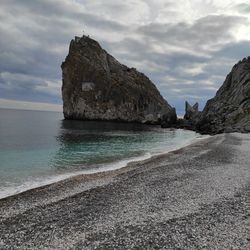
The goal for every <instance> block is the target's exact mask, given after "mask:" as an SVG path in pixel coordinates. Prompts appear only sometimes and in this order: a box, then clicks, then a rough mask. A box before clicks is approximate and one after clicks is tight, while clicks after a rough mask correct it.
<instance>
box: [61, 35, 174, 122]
mask: <svg viewBox="0 0 250 250" xmlns="http://www.w3.org/2000/svg"><path fill="white" fill-rule="evenodd" d="M62 71H63V86H62V96H63V112H64V117H65V118H66V119H78V120H106V121H107V120H109V121H111V120H112V121H126V122H140V123H149V124H158V123H160V122H161V121H162V120H163V116H164V122H165V124H167V125H168V126H170V125H171V124H170V123H173V122H174V121H176V112H175V109H173V108H172V107H171V106H170V105H169V104H168V103H167V101H166V100H164V98H163V97H162V96H161V95H160V93H159V91H158V90H157V88H156V87H155V85H154V84H153V83H152V82H151V81H150V80H149V78H148V77H146V76H145V75H144V74H143V73H140V72H138V71H137V70H136V69H135V68H128V67H127V66H125V65H122V64H120V63H119V62H118V61H117V60H116V59H115V58H114V57H112V56H111V55H109V54H108V53H107V52H106V51H105V50H103V49H102V48H101V46H100V45H99V43H98V42H96V41H95V40H93V39H91V38H89V37H87V36H83V37H81V38H79V37H76V38H75V39H74V40H72V41H71V43H70V48H69V54H68V56H67V57H66V59H65V62H63V63H62Z"/></svg>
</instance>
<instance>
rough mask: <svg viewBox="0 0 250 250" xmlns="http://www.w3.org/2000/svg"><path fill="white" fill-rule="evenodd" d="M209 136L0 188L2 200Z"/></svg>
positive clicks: (136, 160) (186, 144) (171, 149)
mask: <svg viewBox="0 0 250 250" xmlns="http://www.w3.org/2000/svg"><path fill="white" fill-rule="evenodd" d="M208 137H209V136H200V135H199V136H198V137H196V138H192V139H191V140H190V139H189V140H185V141H183V142H182V143H180V144H178V145H172V146H171V147H169V148H165V149H162V150H160V151H158V152H146V153H145V154H144V155H140V156H137V157H132V158H127V159H123V160H120V161H116V162H113V163H108V164H98V165H96V167H92V168H91V169H85V170H80V171H76V172H73V173H64V174H58V175H54V176H47V177H44V176H43V177H33V178H32V179H31V180H28V181H25V182H24V183H22V184H21V185H17V186H9V187H6V186H5V187H1V188H0V199H2V198H6V197H8V196H12V195H16V194H19V193H22V192H25V191H28V190H30V189H34V188H38V187H42V186H46V185H49V184H53V183H56V182H59V181H62V180H65V179H68V178H71V177H74V176H78V175H90V174H96V173H101V172H107V171H113V170H118V169H121V168H124V167H126V166H127V165H128V164H129V163H131V162H141V161H144V160H147V159H150V158H151V157H153V156H157V155H162V154H166V153H169V152H171V151H175V150H178V149H180V148H183V147H186V146H188V145H190V144H193V143H194V142H195V141H197V140H201V139H206V138H208Z"/></svg>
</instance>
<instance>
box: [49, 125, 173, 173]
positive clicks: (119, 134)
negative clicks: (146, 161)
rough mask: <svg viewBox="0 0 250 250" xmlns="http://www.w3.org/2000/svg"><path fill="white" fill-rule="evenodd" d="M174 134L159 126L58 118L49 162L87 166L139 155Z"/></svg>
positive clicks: (58, 165) (69, 166) (67, 166)
mask: <svg viewBox="0 0 250 250" xmlns="http://www.w3.org/2000/svg"><path fill="white" fill-rule="evenodd" d="M175 136H176V130H163V129H161V128H160V127H159V126H149V125H143V124H136V123H114V122H94V121H87V122H86V121H70V120H62V121H61V128H60V133H59V135H58V136H57V138H56V139H57V142H58V144H59V148H58V151H57V153H56V154H55V157H53V160H52V165H53V167H54V168H56V169H58V170H59V169H60V170H62V169H71V170H72V169H77V170H79V169H86V168H91V167H93V166H94V165H98V164H104V163H110V162H116V161H120V160H122V159H124V158H131V157H135V156H139V155H143V154H145V153H146V152H148V151H150V150H152V149H153V148H156V147H157V144H159V145H158V146H159V147H160V146H161V143H162V142H163V143H164V144H166V143H167V142H168V141H171V139H173V138H174V137H175Z"/></svg>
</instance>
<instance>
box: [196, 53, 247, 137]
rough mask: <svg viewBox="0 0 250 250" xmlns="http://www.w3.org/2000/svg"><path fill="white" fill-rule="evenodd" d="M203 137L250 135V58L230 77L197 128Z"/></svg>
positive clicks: (232, 72)
mask: <svg viewBox="0 0 250 250" xmlns="http://www.w3.org/2000/svg"><path fill="white" fill-rule="evenodd" d="M196 129H197V130H198V131H200V132H202V133H212V134H213V133H222V132H236V131H237V132H250V57H248V58H245V59H243V60H242V61H240V62H239V63H237V64H236V65H234V67H233V68H232V71H231V72H230V73H229V74H228V75H227V77H226V80H225V82H224V83H223V85H222V86H221V88H220V89H219V90H218V92H217V93H216V96H215V97H214V98H213V99H211V100H209V101H208V102H207V104H206V106H205V108H204V110H203V112H202V114H201V117H200V119H199V121H198V123H197V125H196Z"/></svg>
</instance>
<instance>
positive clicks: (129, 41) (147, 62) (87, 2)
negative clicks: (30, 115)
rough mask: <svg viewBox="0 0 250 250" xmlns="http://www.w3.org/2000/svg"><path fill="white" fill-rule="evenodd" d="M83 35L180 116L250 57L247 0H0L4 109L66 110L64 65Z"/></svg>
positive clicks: (1, 102)
mask: <svg viewBox="0 0 250 250" xmlns="http://www.w3.org/2000/svg"><path fill="white" fill-rule="evenodd" d="M83 32H84V34H87V35H90V36H91V37H92V38H94V39H96V40H98V41H99V42H100V44H101V45H102V47H103V48H104V49H106V50H107V51H108V52H109V53H110V54H112V55H113V56H114V57H116V58H117V59H118V60H119V61H120V62H122V63H123V64H126V65H127V66H129V67H135V68H137V69H138V70H140V71H142V72H144V73H145V74H146V75H148V76H149V77H150V78H151V80H152V81H153V82H154V83H155V84H156V86H157V87H158V88H159V90H160V92H161V93H162V95H163V96H164V97H165V98H166V99H167V100H168V102H169V103H170V104H171V105H173V106H175V107H176V108H177V111H178V113H182V112H183V108H184V101H185V100H189V101H190V102H191V103H193V102H196V101H198V102H199V103H200V104H201V107H203V105H204V103H205V101H206V100H207V99H209V98H211V97H212V96H214V94H215V92H216V90H217V89H218V87H219V86H220V85H221V84H222V83H223V81H224V79H225V76H226V74H227V73H229V71H230V70H231V68H232V66H233V65H234V64H235V63H236V62H237V61H238V60H240V59H242V58H243V57H246V56H249V55H250V35H249V34H250V0H244V1H241V0H237V1H235V0H178V1H176V0H144V1H143V0H126V1H124V0H123V1H120V0H105V1H103V0H0V36H1V38H0V107H10V108H15V107H19V108H28V109H29V108H30V109H48V110H61V104H62V101H61V69H60V65H61V62H62V61H63V60H64V58H65V56H66V55H67V53H68V47H69V42H70V40H71V39H72V38H74V36H75V35H77V36H81V35H82V34H83Z"/></svg>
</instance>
